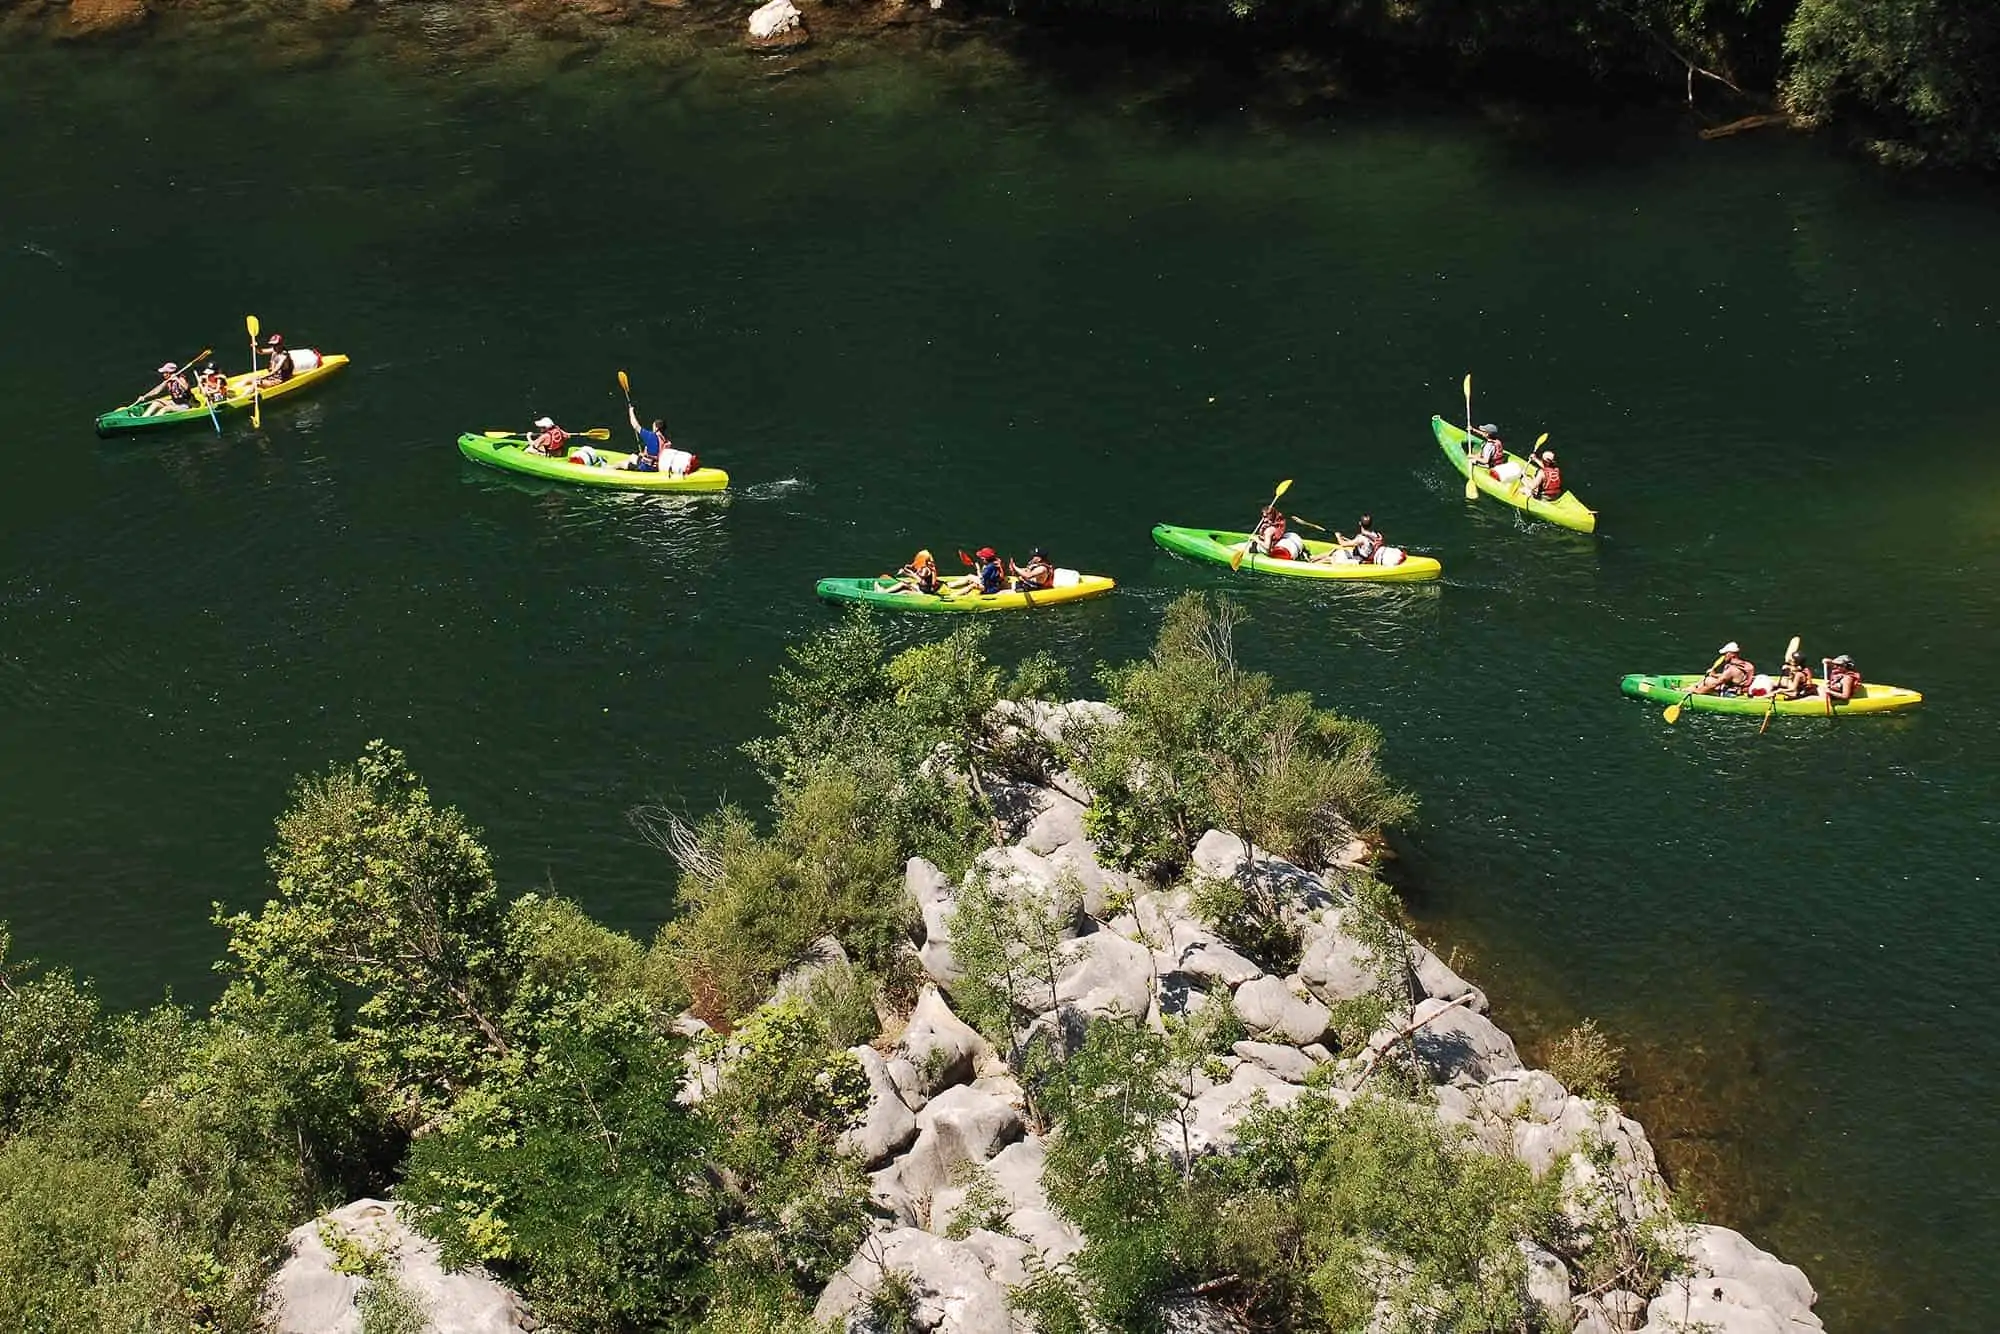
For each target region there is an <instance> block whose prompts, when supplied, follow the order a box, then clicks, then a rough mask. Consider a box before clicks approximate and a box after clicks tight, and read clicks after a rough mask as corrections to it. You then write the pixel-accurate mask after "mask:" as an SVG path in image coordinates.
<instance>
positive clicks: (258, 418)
mask: <svg viewBox="0 0 2000 1334" xmlns="http://www.w3.org/2000/svg"><path fill="white" fill-rule="evenodd" d="M250 429H251V430H253V431H261V430H263V429H264V393H263V391H262V390H255V391H253V392H252V393H251V395H250Z"/></svg>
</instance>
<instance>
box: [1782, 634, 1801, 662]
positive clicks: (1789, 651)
mask: <svg viewBox="0 0 2000 1334" xmlns="http://www.w3.org/2000/svg"><path fill="white" fill-rule="evenodd" d="M1798 651H1799V637H1798V636H1797V635H1793V636H1792V639H1791V642H1790V643H1789V644H1786V645H1785V661H1786V662H1790V661H1791V660H1792V655H1793V654H1794V653H1797V652H1798Z"/></svg>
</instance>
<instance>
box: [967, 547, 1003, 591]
mask: <svg viewBox="0 0 2000 1334" xmlns="http://www.w3.org/2000/svg"><path fill="white" fill-rule="evenodd" d="M975 554H976V555H977V557H978V564H977V565H975V566H974V567H973V568H974V571H975V573H974V575H973V577H974V578H975V579H976V580H977V581H978V586H979V591H980V592H981V593H1004V592H1006V591H1007V573H1006V571H1004V570H1002V569H1001V568H1000V554H999V553H998V552H996V551H995V550H994V549H993V548H992V547H981V548H979V550H978V552H977V553H975Z"/></svg>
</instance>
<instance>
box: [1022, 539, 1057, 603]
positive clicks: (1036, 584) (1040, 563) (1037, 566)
mask: <svg viewBox="0 0 2000 1334" xmlns="http://www.w3.org/2000/svg"><path fill="white" fill-rule="evenodd" d="M1055 586H1056V567H1055V566H1053V565H1051V564H1049V553H1048V552H1046V551H1044V550H1042V548H1040V547H1036V548H1035V550H1034V553H1033V554H1032V555H1030V556H1029V557H1028V563H1027V564H1026V565H1021V566H1016V567H1015V570H1014V589H1015V591H1016V592H1020V593H1034V592H1039V591H1040V590H1042V589H1045V588H1054V587H1055Z"/></svg>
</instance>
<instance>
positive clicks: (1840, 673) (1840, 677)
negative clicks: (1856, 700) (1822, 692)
mask: <svg viewBox="0 0 2000 1334" xmlns="http://www.w3.org/2000/svg"><path fill="white" fill-rule="evenodd" d="M1848 680H1851V681H1853V682H1854V685H1855V688H1856V689H1859V688H1860V686H1861V669H1860V668H1859V667H1856V666H1855V665H1854V664H1853V663H1851V662H1834V663H1828V664H1827V669H1826V683H1827V684H1828V685H1832V684H1834V683H1835V682H1837V681H1848Z"/></svg>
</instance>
